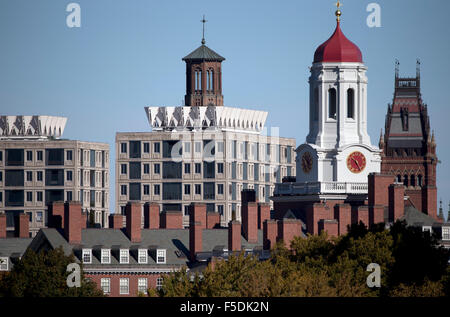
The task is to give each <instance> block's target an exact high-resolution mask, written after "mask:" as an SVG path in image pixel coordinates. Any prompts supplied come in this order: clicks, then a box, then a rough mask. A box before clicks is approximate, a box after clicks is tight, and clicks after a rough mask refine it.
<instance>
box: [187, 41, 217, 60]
mask: <svg viewBox="0 0 450 317" xmlns="http://www.w3.org/2000/svg"><path fill="white" fill-rule="evenodd" d="M182 60H183V61H190V60H201V61H218V62H222V61H224V60H225V58H224V57H222V56H220V55H219V54H217V53H216V52H214V51H213V50H212V49H210V48H209V47H208V46H206V45H204V44H202V45H201V46H200V47H198V48H197V49H196V50H195V51H193V52H192V53H190V54H189V55H187V56H185V57H183V59H182Z"/></svg>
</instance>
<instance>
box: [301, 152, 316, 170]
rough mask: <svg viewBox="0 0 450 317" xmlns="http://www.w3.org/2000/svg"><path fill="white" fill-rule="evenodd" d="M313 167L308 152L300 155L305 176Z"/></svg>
mask: <svg viewBox="0 0 450 317" xmlns="http://www.w3.org/2000/svg"><path fill="white" fill-rule="evenodd" d="M312 165H313V158H312V156H311V154H310V153H309V152H305V153H303V155H302V170H303V172H304V173H305V174H308V173H309V172H310V171H311V169H312Z"/></svg>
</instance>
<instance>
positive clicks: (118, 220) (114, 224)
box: [109, 214, 123, 229]
mask: <svg viewBox="0 0 450 317" xmlns="http://www.w3.org/2000/svg"><path fill="white" fill-rule="evenodd" d="M109 219H110V220H109V227H110V228H113V229H122V228H123V216H122V215H119V214H113V215H111V216H109Z"/></svg>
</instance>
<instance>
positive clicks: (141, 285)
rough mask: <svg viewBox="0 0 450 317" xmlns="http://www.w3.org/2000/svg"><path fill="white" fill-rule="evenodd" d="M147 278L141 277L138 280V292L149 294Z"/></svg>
mask: <svg viewBox="0 0 450 317" xmlns="http://www.w3.org/2000/svg"><path fill="white" fill-rule="evenodd" d="M147 283H148V282H147V278H146V277H140V278H139V279H138V292H139V293H143V294H147V289H148V284H147Z"/></svg>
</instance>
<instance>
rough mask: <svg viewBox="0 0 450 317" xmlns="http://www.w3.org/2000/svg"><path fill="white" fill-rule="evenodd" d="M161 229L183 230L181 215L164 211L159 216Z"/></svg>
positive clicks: (179, 212)
mask: <svg viewBox="0 0 450 317" xmlns="http://www.w3.org/2000/svg"><path fill="white" fill-rule="evenodd" d="M161 228H163V229H183V215H182V214H181V211H165V212H163V213H162V214H161Z"/></svg>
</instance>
